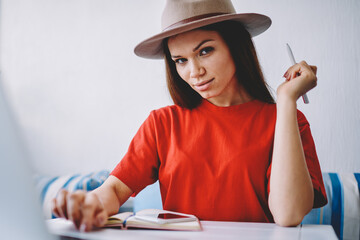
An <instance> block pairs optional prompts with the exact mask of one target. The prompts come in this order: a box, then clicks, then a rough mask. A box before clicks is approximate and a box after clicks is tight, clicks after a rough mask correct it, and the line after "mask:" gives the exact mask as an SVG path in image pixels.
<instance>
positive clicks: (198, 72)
mask: <svg viewBox="0 0 360 240" xmlns="http://www.w3.org/2000/svg"><path fill="white" fill-rule="evenodd" d="M204 74H205V68H204V67H203V66H202V65H201V64H200V62H199V61H196V60H194V61H191V63H190V78H199V77H200V76H202V75H204Z"/></svg>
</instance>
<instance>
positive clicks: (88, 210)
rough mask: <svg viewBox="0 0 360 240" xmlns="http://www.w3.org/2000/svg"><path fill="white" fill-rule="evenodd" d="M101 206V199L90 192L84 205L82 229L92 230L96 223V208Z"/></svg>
mask: <svg viewBox="0 0 360 240" xmlns="http://www.w3.org/2000/svg"><path fill="white" fill-rule="evenodd" d="M99 208H101V205H100V201H99V199H98V198H97V196H96V195H95V194H92V193H89V194H87V195H86V198H85V200H84V203H83V205H82V209H81V210H82V220H81V225H80V230H81V231H84V232H87V231H91V229H92V227H93V225H95V213H96V210H97V209H99Z"/></svg>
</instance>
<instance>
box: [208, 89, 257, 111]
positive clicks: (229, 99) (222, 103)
mask: <svg viewBox="0 0 360 240" xmlns="http://www.w3.org/2000/svg"><path fill="white" fill-rule="evenodd" d="M234 90H235V91H233V92H231V93H228V94H226V95H225V96H217V97H212V98H209V99H206V100H208V101H209V102H211V103H212V104H214V105H215V106H218V107H229V106H233V105H238V104H243V103H246V102H249V101H251V100H253V99H254V98H253V97H251V96H250V95H249V94H248V93H247V92H246V91H245V89H244V87H243V86H239V85H238V87H237V88H235V89H234Z"/></svg>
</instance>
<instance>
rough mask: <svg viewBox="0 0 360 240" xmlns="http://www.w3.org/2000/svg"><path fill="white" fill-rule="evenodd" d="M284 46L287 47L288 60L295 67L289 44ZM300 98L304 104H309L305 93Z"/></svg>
mask: <svg viewBox="0 0 360 240" xmlns="http://www.w3.org/2000/svg"><path fill="white" fill-rule="evenodd" d="M286 46H287V48H286V49H287V52H288V54H289V58H290V61H291V64H292V65H295V64H296V61H295V58H294V54H293V52H292V51H291V48H290V46H289V44H286ZM302 98H303V100H304V103H305V104H308V103H309V98H308V96H307V95H306V93H305V94H304V95H302Z"/></svg>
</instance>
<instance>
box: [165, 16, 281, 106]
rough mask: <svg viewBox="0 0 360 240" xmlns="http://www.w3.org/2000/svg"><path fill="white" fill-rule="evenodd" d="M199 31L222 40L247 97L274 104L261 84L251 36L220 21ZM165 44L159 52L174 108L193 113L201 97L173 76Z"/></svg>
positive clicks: (236, 24) (235, 25)
mask: <svg viewBox="0 0 360 240" xmlns="http://www.w3.org/2000/svg"><path fill="white" fill-rule="evenodd" d="M199 29H201V30H207V31H216V32H218V33H219V34H220V36H221V37H222V38H223V39H224V41H225V43H226V44H227V46H228V47H229V50H230V52H231V55H232V58H233V61H234V64H235V67H236V77H237V80H238V82H239V84H240V85H241V86H243V87H244V89H245V90H246V92H247V93H248V94H249V95H250V96H251V97H253V98H255V99H258V100H260V101H263V102H267V103H274V102H275V101H274V99H273V97H272V95H271V93H270V91H269V86H268V84H267V83H266V82H265V80H264V76H263V73H262V71H261V68H260V64H259V60H258V58H257V55H256V51H255V47H254V44H253V42H252V39H251V36H250V34H249V32H248V31H247V30H246V29H245V27H244V26H243V25H242V24H241V23H240V22H236V21H224V22H219V23H215V24H211V25H207V26H205V27H201V28H199ZM167 40H168V39H165V40H164V41H163V49H164V53H165V66H166V81H167V87H168V89H169V92H170V95H171V98H172V99H173V101H174V103H175V104H176V105H179V106H181V107H185V108H188V109H193V108H195V107H197V106H199V105H200V103H201V101H202V97H201V96H200V94H198V93H197V92H196V91H195V90H193V89H192V88H191V87H190V86H189V84H188V83H186V82H185V81H184V80H182V79H181V77H180V76H179V74H178V73H177V70H176V66H175V62H174V61H173V60H172V59H171V55H170V51H169V48H168V45H167Z"/></svg>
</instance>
